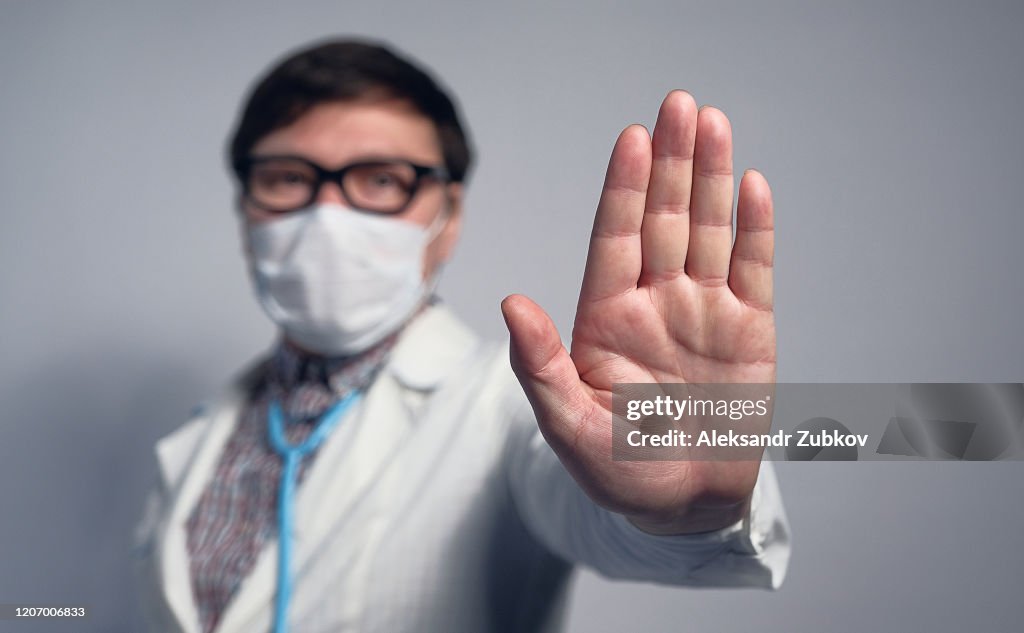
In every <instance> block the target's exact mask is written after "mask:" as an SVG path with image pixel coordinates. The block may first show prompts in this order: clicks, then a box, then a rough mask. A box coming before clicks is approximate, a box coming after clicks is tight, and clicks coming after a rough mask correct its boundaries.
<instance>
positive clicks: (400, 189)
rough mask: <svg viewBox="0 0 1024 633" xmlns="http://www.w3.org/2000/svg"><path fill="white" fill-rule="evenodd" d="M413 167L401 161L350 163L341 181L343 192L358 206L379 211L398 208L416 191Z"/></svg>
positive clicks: (403, 205) (385, 211) (389, 210)
mask: <svg viewBox="0 0 1024 633" xmlns="http://www.w3.org/2000/svg"><path fill="white" fill-rule="evenodd" d="M416 181H417V177H416V170H415V169H413V167H412V166H411V165H406V164H404V163H367V164H364V165H355V166H353V167H352V168H351V169H350V170H349V171H348V172H347V173H346V174H345V179H344V181H343V182H342V184H343V186H344V189H345V195H347V196H348V198H349V201H350V202H351V203H352V204H353V205H354V206H355V207H357V208H359V209H363V210H366V211H377V212H380V213H394V212H396V211H399V210H401V209H402V208H403V207H405V205H406V204H407V203H408V202H409V200H410V199H411V198H412V195H413V193H415V191H416Z"/></svg>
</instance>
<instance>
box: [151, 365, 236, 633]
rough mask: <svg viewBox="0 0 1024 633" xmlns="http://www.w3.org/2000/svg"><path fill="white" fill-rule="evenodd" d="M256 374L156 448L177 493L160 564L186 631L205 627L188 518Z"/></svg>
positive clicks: (166, 480) (170, 490)
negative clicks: (197, 601) (193, 579)
mask: <svg viewBox="0 0 1024 633" xmlns="http://www.w3.org/2000/svg"><path fill="white" fill-rule="evenodd" d="M250 376H251V372H250V373H249V374H247V376H246V377H245V378H243V379H242V380H241V381H239V382H238V383H236V385H235V386H234V387H233V388H232V389H231V390H230V391H229V392H228V394H227V395H226V397H225V398H223V399H222V400H221V402H220V403H218V404H217V405H216V406H214V407H213V408H212V410H210V411H209V412H208V413H201V414H200V417H198V418H196V419H194V420H193V421H192V422H190V423H189V424H188V425H186V426H185V427H183V428H182V429H180V430H179V431H177V432H176V433H174V434H172V435H170V436H168V437H166V438H164V439H163V440H161V441H160V442H159V443H158V444H157V448H156V452H157V459H158V461H159V463H160V473H161V476H162V477H163V483H164V486H165V489H166V490H167V491H168V493H169V497H170V498H171V499H173V502H172V504H171V506H170V508H169V517H168V519H167V521H166V522H165V523H164V533H163V537H162V538H161V539H160V542H161V547H160V550H159V551H158V552H157V556H158V560H157V564H158V566H159V574H160V579H161V582H162V584H163V589H164V596H165V599H166V601H167V605H168V607H169V608H170V610H171V612H172V613H173V615H174V618H175V620H176V621H177V626H178V628H179V629H180V630H181V631H184V632H186V633H199V631H200V623H199V614H198V611H197V609H196V605H195V601H194V599H193V596H192V582H191V574H190V571H189V556H188V550H187V546H186V536H187V534H186V529H185V527H186V521H187V520H188V515H189V513H190V512H191V510H192V508H193V507H195V504H196V502H197V501H198V500H199V496H200V495H201V494H202V492H203V489H204V488H205V486H206V483H207V482H208V481H209V478H210V475H211V473H212V472H213V470H214V468H215V467H216V464H217V458H218V457H219V456H220V453H221V450H222V449H223V447H224V444H225V442H226V441H227V439H228V437H229V436H230V434H231V430H232V429H233V428H234V426H235V422H236V420H237V418H238V412H239V411H240V410H241V406H242V404H243V403H244V399H245V395H244V394H245V388H244V387H245V384H246V383H247V382H248V378H249V377H250Z"/></svg>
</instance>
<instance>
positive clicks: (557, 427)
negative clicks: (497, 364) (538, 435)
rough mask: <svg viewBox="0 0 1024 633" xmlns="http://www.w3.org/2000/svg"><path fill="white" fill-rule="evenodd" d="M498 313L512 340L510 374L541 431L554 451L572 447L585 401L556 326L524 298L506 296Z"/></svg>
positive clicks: (542, 311) (531, 302)
mask: <svg viewBox="0 0 1024 633" xmlns="http://www.w3.org/2000/svg"><path fill="white" fill-rule="evenodd" d="M501 313H502V316H504V317H505V325H506V326H507V327H508V332H509V336H510V338H511V344H510V361H511V363H512V370H513V371H514V372H515V374H516V377H517V378H518V379H519V384H520V385H522V387H523V391H525V392H526V397H527V398H528V399H529V400H530V404H531V405H532V406H533V412H534V414H535V415H536V416H537V422H538V423H539V424H540V429H541V432H542V433H543V434H544V437H545V438H546V439H547V440H548V442H549V443H551V444H552V445H553V446H555V447H556V448H557V447H558V446H559V445H560V446H567V445H572V444H573V443H574V438H575V437H576V436H577V435H578V432H579V426H580V425H581V424H583V421H584V419H585V418H586V413H587V411H588V408H587V407H588V404H587V403H588V402H589V400H590V399H589V398H588V397H587V395H586V390H585V389H584V385H583V382H582V381H581V380H580V375H579V372H578V371H577V369H576V365H575V364H574V363H573V361H572V358H571V357H570V356H569V352H568V351H567V350H566V349H565V346H564V345H562V341H561V339H560V338H559V337H558V330H557V328H555V324H554V323H553V322H552V321H551V318H550V317H549V316H548V315H547V313H546V312H544V310H543V309H541V307H540V306H538V305H537V304H536V303H534V302H533V301H531V300H530V299H528V298H527V297H524V296H523V295H510V296H508V297H505V300H504V301H502V302H501Z"/></svg>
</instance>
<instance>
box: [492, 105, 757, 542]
mask: <svg viewBox="0 0 1024 633" xmlns="http://www.w3.org/2000/svg"><path fill="white" fill-rule="evenodd" d="M732 189H733V176H732V139H731V131H730V130H729V124H728V120H727V119H726V118H725V116H724V115H722V114H721V113H720V112H718V111H716V110H713V109H710V108H709V109H704V110H702V111H701V112H700V113H699V114H698V112H697V110H696V104H695V103H694V102H693V99H692V98H691V97H690V96H689V95H688V94H686V93H683V92H673V93H671V94H669V96H668V97H666V99H665V102H664V103H663V104H662V108H661V111H660V112H659V115H658V122H657V125H656V127H655V130H654V138H653V142H652V141H651V139H650V137H649V136H648V135H647V133H646V131H644V130H643V129H642V128H639V127H638V126H632V127H630V128H627V129H626V130H625V131H624V132H623V133H622V134H621V135H620V137H619V139H618V142H617V143H616V145H615V149H614V150H613V152H612V157H611V160H610V162H609V166H608V174H607V177H606V179H605V187H604V191H603V192H602V196H601V202H600V204H599V205H598V210H597V216H596V219H595V222H594V229H593V233H592V235H591V244H590V252H589V255H588V258H587V268H586V273H585V275H584V280H583V287H582V290H581V292H580V299H579V304H578V307H577V314H576V321H575V325H574V327H573V336H572V351H571V353H569V352H567V351H566V350H565V349H564V347H562V345H561V343H560V341H559V339H558V335H557V332H556V331H555V329H554V326H553V325H552V324H551V322H550V319H548V318H547V316H546V315H545V314H544V313H543V311H542V310H541V309H540V308H539V307H538V306H536V305H535V304H533V303H532V302H531V301H529V300H528V299H526V298H525V297H518V296H514V297H510V298H508V299H506V301H505V303H504V304H503V308H504V311H505V316H506V320H507V321H508V325H509V330H510V332H511V335H512V342H513V355H512V361H513V367H514V368H515V370H516V373H517V376H518V377H519V380H520V382H521V383H522V385H523V388H524V390H525V391H526V393H527V396H528V397H529V398H530V401H531V403H532V404H533V407H534V411H535V413H536V414H537V419H538V423H539V424H540V427H541V430H542V432H543V433H544V435H545V437H546V438H547V440H548V442H549V443H550V444H551V445H552V447H553V448H554V450H555V451H556V453H557V454H558V455H559V457H560V459H561V460H562V462H563V464H565V466H566V468H567V469H568V470H569V471H570V472H571V473H572V474H573V476H574V477H575V478H576V479H577V481H578V482H579V483H580V485H581V486H582V487H583V488H584V489H585V490H586V491H587V492H588V494H590V495H591V497H592V498H594V500H595V501H597V502H598V503H601V504H602V505H604V506H606V507H608V508H609V509H611V510H615V511H619V512H623V513H625V514H628V515H630V516H631V518H633V519H634V522H635V523H637V524H638V525H641V526H642V527H645V529H651V531H699V530H703V529H711V528H714V527H720V526H722V525H724V524H728V523H730V522H732V521H733V520H735V518H736V512H737V508H740V509H742V507H743V504H744V502H745V500H746V498H747V497H748V496H749V493H750V491H751V489H752V488H753V485H754V482H755V481H756V475H757V464H756V463H754V464H751V463H750V462H683V461H677V462H620V461H613V460H612V459H611V403H612V398H611V389H612V385H613V384H615V383H683V382H690V383H728V382H733V383H739V382H743V383H751V382H756V383H766V382H773V381H774V380H775V326H774V319H773V314H772V279H771V265H772V257H773V252H772V249H773V239H772V222H773V219H772V204H771V194H770V192H769V190H768V186H767V183H766V182H765V181H764V179H763V177H761V176H760V174H757V173H756V172H748V173H747V174H745V175H744V178H743V180H742V182H741V184H740V199H739V204H738V211H737V234H736V240H735V244H734V243H733V229H732ZM741 511H742V510H741Z"/></svg>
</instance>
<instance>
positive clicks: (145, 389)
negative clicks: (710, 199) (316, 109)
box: [0, 0, 1024, 631]
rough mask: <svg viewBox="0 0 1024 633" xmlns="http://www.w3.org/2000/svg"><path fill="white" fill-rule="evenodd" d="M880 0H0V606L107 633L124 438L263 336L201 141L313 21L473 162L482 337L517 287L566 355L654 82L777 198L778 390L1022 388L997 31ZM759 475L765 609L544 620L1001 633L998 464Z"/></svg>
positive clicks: (708, 600)
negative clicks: (684, 104) (398, 65)
mask: <svg viewBox="0 0 1024 633" xmlns="http://www.w3.org/2000/svg"><path fill="white" fill-rule="evenodd" d="M888 4H889V3H884V4H883V3H865V2H858V3H856V4H853V3H850V4H848V5H845V6H838V5H829V6H827V7H826V6H824V5H822V3H819V2H805V3H776V4H773V5H771V6H769V5H768V3H762V2H745V3H708V2H700V3H697V2H694V3H685V2H671V3H668V2H663V3H638V4H634V5H632V6H627V5H626V3H612V2H584V1H582V0H581V1H577V2H572V3H566V4H559V5H558V6H557V7H551V6H547V3H537V4H532V3H527V4H520V5H518V6H516V7H512V6H510V5H508V4H501V5H494V6H483V3H470V2H456V1H454V0H451V1H448V2H444V3H437V2H433V3H423V2H409V3H404V4H391V3H371V2H360V3H354V2H319V3H304V4H299V3H283V2H272V3H271V2H266V3H252V2H240V1H234V2H218V3H200V2H191V3H164V4H159V5H157V4H155V3H139V2H128V1H125V2H100V1H88V2H87V1H82V2H67V3H65V2H37V1H28V0H25V1H13V2H12V1H9V0H8V1H5V2H2V3H0V95H2V96H0V145H2V149H0V161H2V163H0V209H2V214H3V215H2V218H3V220H2V224H0V416H2V418H0V422H2V424H0V508H2V510H0V570H2V571H0V603H14V602H26V601H32V602H49V603H53V602H58V603H59V602H64V603H68V602H72V603H84V604H89V605H91V606H92V607H93V616H92V618H91V620H90V621H89V623H88V624H87V625H85V626H83V624H84V623H76V624H75V626H73V627H71V626H68V627H67V628H65V629H63V630H75V631H83V630H87V631H120V630H130V629H131V628H133V627H134V626H135V625H134V617H135V616H134V615H133V607H132V604H131V598H130V596H131V591H132V588H131V580H130V578H131V576H130V574H129V569H128V565H127V557H128V539H129V535H130V531H131V527H132V525H133V524H134V522H135V520H136V518H137V516H138V513H139V512H140V507H141V503H142V498H143V495H144V492H145V490H146V489H147V488H148V487H149V485H150V483H151V482H152V481H153V477H154V476H155V465H154V462H153V457H152V453H151V445H152V443H153V442H154V440H156V439H157V438H158V437H159V436H161V435H163V434H165V433H167V432H169V431H170V430H172V429H173V428H175V427H176V426H177V425H178V424H180V423H181V421H182V420H183V419H184V417H185V416H186V415H187V413H188V411H189V409H190V408H191V405H192V404H193V403H195V402H197V401H199V400H200V399H202V398H203V397H205V396H207V395H209V394H211V393H214V392H215V391H216V390H217V389H218V388H219V386H220V385H221V384H222V383H223V382H224V381H225V380H226V379H227V378H228V376H229V375H231V374H232V373H233V372H234V371H236V370H237V369H238V368H239V367H240V366H241V365H242V364H244V363H245V362H247V361H248V360H249V359H250V358H252V357H253V356H254V355H255V354H257V353H259V352H260V351H261V350H262V349H264V348H266V347H267V345H268V344H269V342H270V340H271V336H272V329H271V327H270V325H269V323H268V322H267V321H266V320H265V319H264V317H263V316H262V314H261V312H260V311H259V309H258V308H257V307H256V304H255V303H254V302H253V301H252V299H251V298H250V294H249V284H248V280H247V278H246V276H245V270H244V267H243V264H242V259H241V257H240V253H239V246H238V240H237V233H238V229H237V226H236V221H235V218H234V217H233V215H232V212H231V195H232V190H231V186H230V182H229V180H228V178H227V176H226V172H225V170H224V168H223V158H222V156H223V154H222V148H223V142H224V139H225V135H226V133H227V131H228V129H229V126H230V124H231V123H232V121H233V119H234V116H235V113H236V108H237V106H238V103H239V100H240V98H241V95H242V94H243V91H244V90H245V89H246V86H247V84H248V82H249V81H250V80H251V79H252V78H253V77H254V76H255V75H256V74H257V73H259V72H260V71H262V70H263V69H264V68H265V67H266V66H267V65H268V64H269V63H270V61H271V60H273V59H275V58H276V57H277V56H279V55H280V54H281V53H282V52H284V51H285V50H288V49H290V48H292V47H294V46H297V45H300V44H303V43H306V42H308V41H309V40H311V39H313V38H315V37H320V36H324V35H328V34H367V35H372V36H377V37H382V38H386V39H388V40H390V41H392V42H394V43H396V44H397V45H398V46H400V47H401V48H402V49H404V50H405V51H407V52H408V53H410V54H412V55H414V56H416V57H419V58H421V59H422V60H424V61H425V62H426V63H427V64H428V65H430V66H431V67H432V68H434V69H435V70H436V71H437V72H438V74H439V75H440V76H441V77H442V78H443V79H444V80H445V82H446V83H447V84H448V85H450V86H452V87H453V88H454V90H455V91H456V93H457V94H458V95H459V97H460V98H461V102H462V106H463V109H464V113H465V115H466V117H467V119H468V121H469V123H470V126H471V128H472V130H473V132H474V133H475V139H476V143H477V146H478V147H479V149H480V154H481V160H480V163H479V169H478V170H477V171H476V174H475V178H474V179H473V182H472V187H471V190H470V196H469V199H468V216H467V222H466V227H465V234H464V239H463V242H462V244H461V246H460V250H459V252H458V255H457V257H456V259H455V261H454V262H453V263H452V265H451V266H450V267H449V269H448V271H447V274H446V278H445V280H444V282H443V284H442V286H441V290H442V294H443V295H444V296H445V297H446V298H447V299H448V300H449V302H450V303H451V304H452V305H454V306H455V308H457V310H458V311H459V312H460V313H461V314H462V315H463V316H464V317H465V318H466V319H467V320H468V321H469V322H470V323H471V324H472V325H473V326H475V327H476V328H477V329H478V330H479V331H481V332H482V333H484V334H486V335H488V336H490V337H501V336H504V335H505V333H504V326H503V324H502V322H501V318H500V314H499V311H498V302H499V300H500V299H501V298H502V297H503V296H505V295H506V294H508V293H511V292H524V293H526V294H528V295H530V296H532V297H533V298H535V299H536V300H537V301H538V302H539V303H540V304H541V305H542V306H544V307H545V308H547V309H548V310H549V311H550V313H551V314H552V315H553V317H554V319H555V321H556V323H557V324H558V325H559V327H560V329H561V331H562V332H563V334H564V335H566V336H567V335H568V332H569V328H570V326H571V322H572V317H573V312H574V306H575V301H576V292H577V290H578V286H579V281H580V278H581V274H582V267H583V262H584V257H585V252H586V242H587V235H588V232H589V226H590V223H591V218H592V213H593V209H594V205H595V202H596V200H597V195H598V191H599V187H600V183H601V180H602V177H603V172H604V167H605V164H606V161H607V157H608V152H609V150H610V148H611V145H612V142H613V140H614V138H615V135H616V134H617V133H618V131H619V130H620V129H621V128H622V127H624V126H625V125H626V124H628V123H630V122H634V121H639V122H642V123H645V124H647V125H651V124H653V121H654V117H655V115H656V113H657V108H658V104H659V102H660V100H661V98H662V96H663V95H664V94H665V93H666V92H667V91H668V90H669V89H671V88H675V87H683V88H686V89H688V90H690V91H691V92H692V93H693V94H694V95H695V96H696V97H697V99H698V101H699V102H701V103H712V104H715V105H716V106H718V107H720V108H722V109H723V110H724V111H725V112H726V113H727V114H728V115H729V117H730V118H731V120H732V124H733V129H734V133H735V138H736V150H735V158H736V166H737V169H738V170H741V169H743V168H744V167H748V166H753V167H758V168H760V169H761V170H762V171H763V172H764V173H765V174H766V175H767V177H768V179H769V181H770V182H771V184H772V186H773V189H774V193H775V200H776V208H777V215H778V232H777V235H778V244H777V268H776V279H777V281H776V284H777V318H778V327H779V348H780V368H779V378H780V380H786V381H838V380H852V381H872V382H885V381H925V380H941V381H958V380H962V381H1021V380H1024V337H1022V336H1021V328H1020V323H1021V321H1022V318H1021V317H1022V298H1021V297H1022V295H1024V293H1022V290H1024V282H1022V278H1021V275H1020V271H1021V270H1022V269H1024V261H1022V260H1024V257H1022V255H1021V250H1020V241H1021V236H1022V235H1024V214H1022V213H1021V212H1020V205H1019V199H1020V196H1019V194H1018V190H1019V186H1020V182H1021V174H1022V172H1024V169H1022V167H1024V164H1022V163H1024V160H1022V158H1021V147H1022V146H1024V142H1022V141H1024V126H1022V125H1021V124H1020V121H1019V117H1020V110H1021V98H1022V96H1024V94H1022V83H1024V82H1022V79H1024V77H1022V70H1021V61H1022V59H1024V55H1022V52H1024V50H1022V49H1024V44H1022V40H1021V38H1020V33H1021V30H1022V27H1024V20H1022V14H1024V10H1022V8H1021V5H1020V4H1019V3H1012V2H1003V3H996V2H985V3H973V6H972V7H971V8H968V7H966V6H957V5H955V4H951V3H942V4H940V3H936V2H913V3H912V2H901V3H898V6H896V7H893V6H888ZM779 471H780V477H781V481H782V484H783V487H784V494H785V499H786V504H787V508H788V510H789V514H790V518H791V520H792V524H793V531H794V538H795V547H794V553H793V558H792V563H791V567H790V573H789V578H788V580H787V582H786V584H785V586H784V587H783V588H782V590H781V591H779V592H778V593H774V594H773V593H767V592H759V591H749V590H747V591H728V592H724V591H707V590H702V591H681V590H678V589H672V588H661V587H655V586H648V585H640V584H626V583H612V582H608V581H605V580H602V579H599V578H597V577H596V576H594V575H592V574H590V573H584V574H583V575H582V576H581V577H580V580H579V582H578V583H577V586H576V591H575V593H574V601H573V605H572V617H571V626H570V630H572V631H595V630H596V631H616V630H631V631H645V630H651V631H667V630H691V631H750V630H818V631H902V630H931V631H960V630H973V631H1010V630H1019V629H1020V626H1021V624H1020V620H1019V618H1020V613H1021V611H1020V595H1021V589H1022V586H1024V582H1022V581H1024V571H1022V570H1024V550H1022V548H1021V546H1020V534H1021V533H1022V530H1024V505H1022V504H1021V499H1022V496H1024V495H1022V494H1021V493H1022V491H1024V486H1022V485H1021V481H1022V477H1021V465H1020V464H1019V463H996V464H918V463H899V464H882V463H867V464H820V463H808V464H783V465H782V466H781V467H780V468H779ZM58 629H59V627H58V626H57V625H56V624H55V623H39V624H36V625H33V624H30V623H24V622H18V623H13V622H0V630H4V631H6V630H11V631H22V630H50V631H53V630H58Z"/></svg>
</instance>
